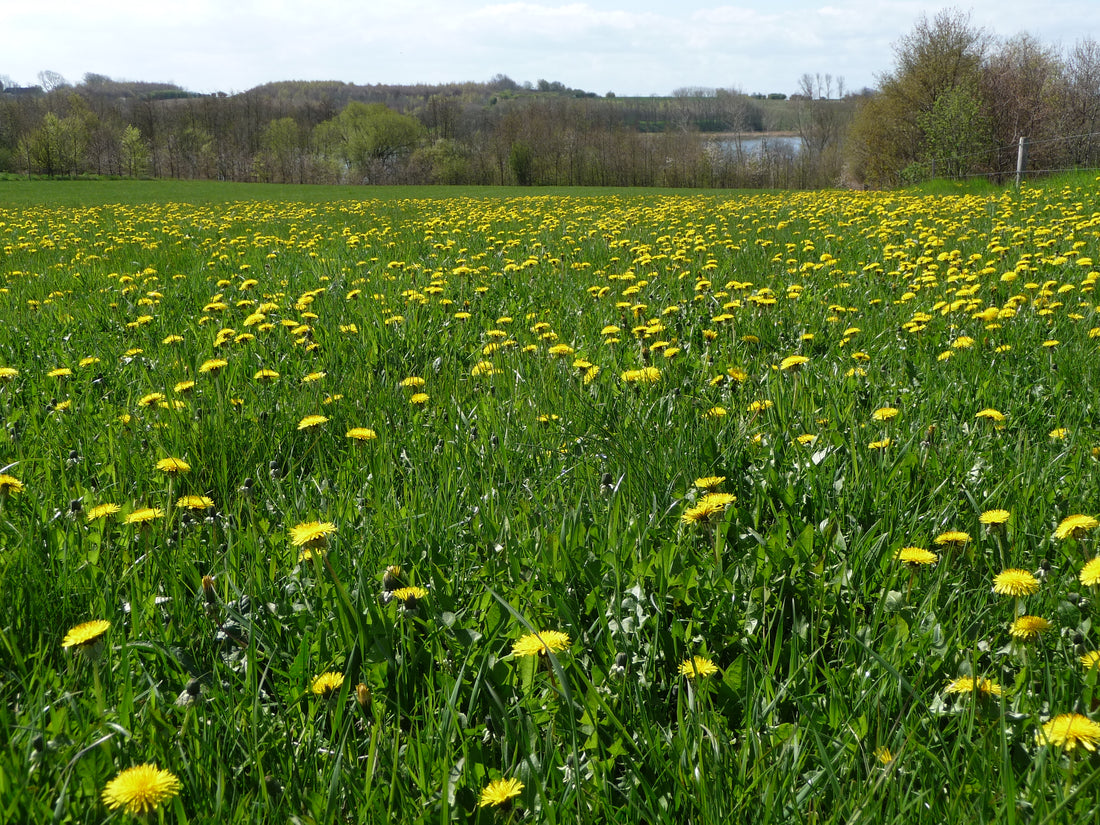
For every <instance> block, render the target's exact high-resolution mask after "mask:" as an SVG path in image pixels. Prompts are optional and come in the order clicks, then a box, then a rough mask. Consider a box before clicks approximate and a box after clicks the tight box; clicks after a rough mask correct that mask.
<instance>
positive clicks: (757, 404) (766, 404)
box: [745, 399, 775, 413]
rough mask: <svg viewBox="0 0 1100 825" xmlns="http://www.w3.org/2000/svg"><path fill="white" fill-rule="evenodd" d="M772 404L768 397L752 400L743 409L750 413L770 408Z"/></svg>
mask: <svg viewBox="0 0 1100 825" xmlns="http://www.w3.org/2000/svg"><path fill="white" fill-rule="evenodd" d="M774 406H775V404H774V403H773V402H772V401H771V400H770V399H765V400H763V401H753V402H752V403H751V404H749V406H748V407H746V408H745V409H746V410H747V411H748V412H751V413H760V412H764V410H770V409H771V408H772V407H774Z"/></svg>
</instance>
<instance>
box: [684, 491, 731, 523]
mask: <svg viewBox="0 0 1100 825" xmlns="http://www.w3.org/2000/svg"><path fill="white" fill-rule="evenodd" d="M735 501H737V497H736V496H734V495H731V494H730V493H707V494H706V495H705V496H703V497H702V498H701V499H699V501H698V502H696V504H695V505H694V506H692V507H689V508H688V509H686V510H685V511H684V513H683V515H682V516H681V517H680V520H681V521H682V522H683V523H684V524H712V523H713V522H715V521H718V520H719V519H720V518H721V517H722V514H723V513H725V512H726V508H728V507H729V506H730V505H731V504H733V502H735Z"/></svg>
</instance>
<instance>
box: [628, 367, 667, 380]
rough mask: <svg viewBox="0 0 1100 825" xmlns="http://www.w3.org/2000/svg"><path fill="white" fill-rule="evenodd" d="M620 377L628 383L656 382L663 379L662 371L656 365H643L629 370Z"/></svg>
mask: <svg viewBox="0 0 1100 825" xmlns="http://www.w3.org/2000/svg"><path fill="white" fill-rule="evenodd" d="M619 377H620V378H622V380H623V381H624V382H625V383H627V384H656V383H657V382H658V381H660V380H661V371H660V370H659V369H657V368H656V367H642V369H640V370H627V371H626V372H624V373H623V374H622V375H621V376H619Z"/></svg>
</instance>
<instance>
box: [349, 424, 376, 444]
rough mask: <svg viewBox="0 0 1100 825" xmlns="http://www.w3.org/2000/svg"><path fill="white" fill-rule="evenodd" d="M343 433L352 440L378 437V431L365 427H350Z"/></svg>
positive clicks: (370, 439) (371, 439)
mask: <svg viewBox="0 0 1100 825" xmlns="http://www.w3.org/2000/svg"><path fill="white" fill-rule="evenodd" d="M345 435H346V437H347V438H350V439H352V440H353V441H373V440H374V439H376V438H378V433H376V432H375V431H374V430H371V429H369V428H367V427H352V428H351V429H350V430H348V431H347V433H346V434H345Z"/></svg>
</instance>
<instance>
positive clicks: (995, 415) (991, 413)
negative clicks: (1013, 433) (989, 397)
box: [974, 407, 1005, 428]
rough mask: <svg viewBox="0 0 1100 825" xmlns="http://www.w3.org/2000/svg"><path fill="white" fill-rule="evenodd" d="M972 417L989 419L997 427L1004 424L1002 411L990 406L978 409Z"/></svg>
mask: <svg viewBox="0 0 1100 825" xmlns="http://www.w3.org/2000/svg"><path fill="white" fill-rule="evenodd" d="M974 417H975V418H978V419H981V420H984V421H991V422H992V423H993V425H994V426H996V427H997V428H1000V427H1002V426H1004V421H1005V416H1004V413H1002V412H1001V411H999V410H995V409H993V408H992V407H986V408H985V409H984V410H980V411H978V412H977V413H976V414H975V415H974Z"/></svg>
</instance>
